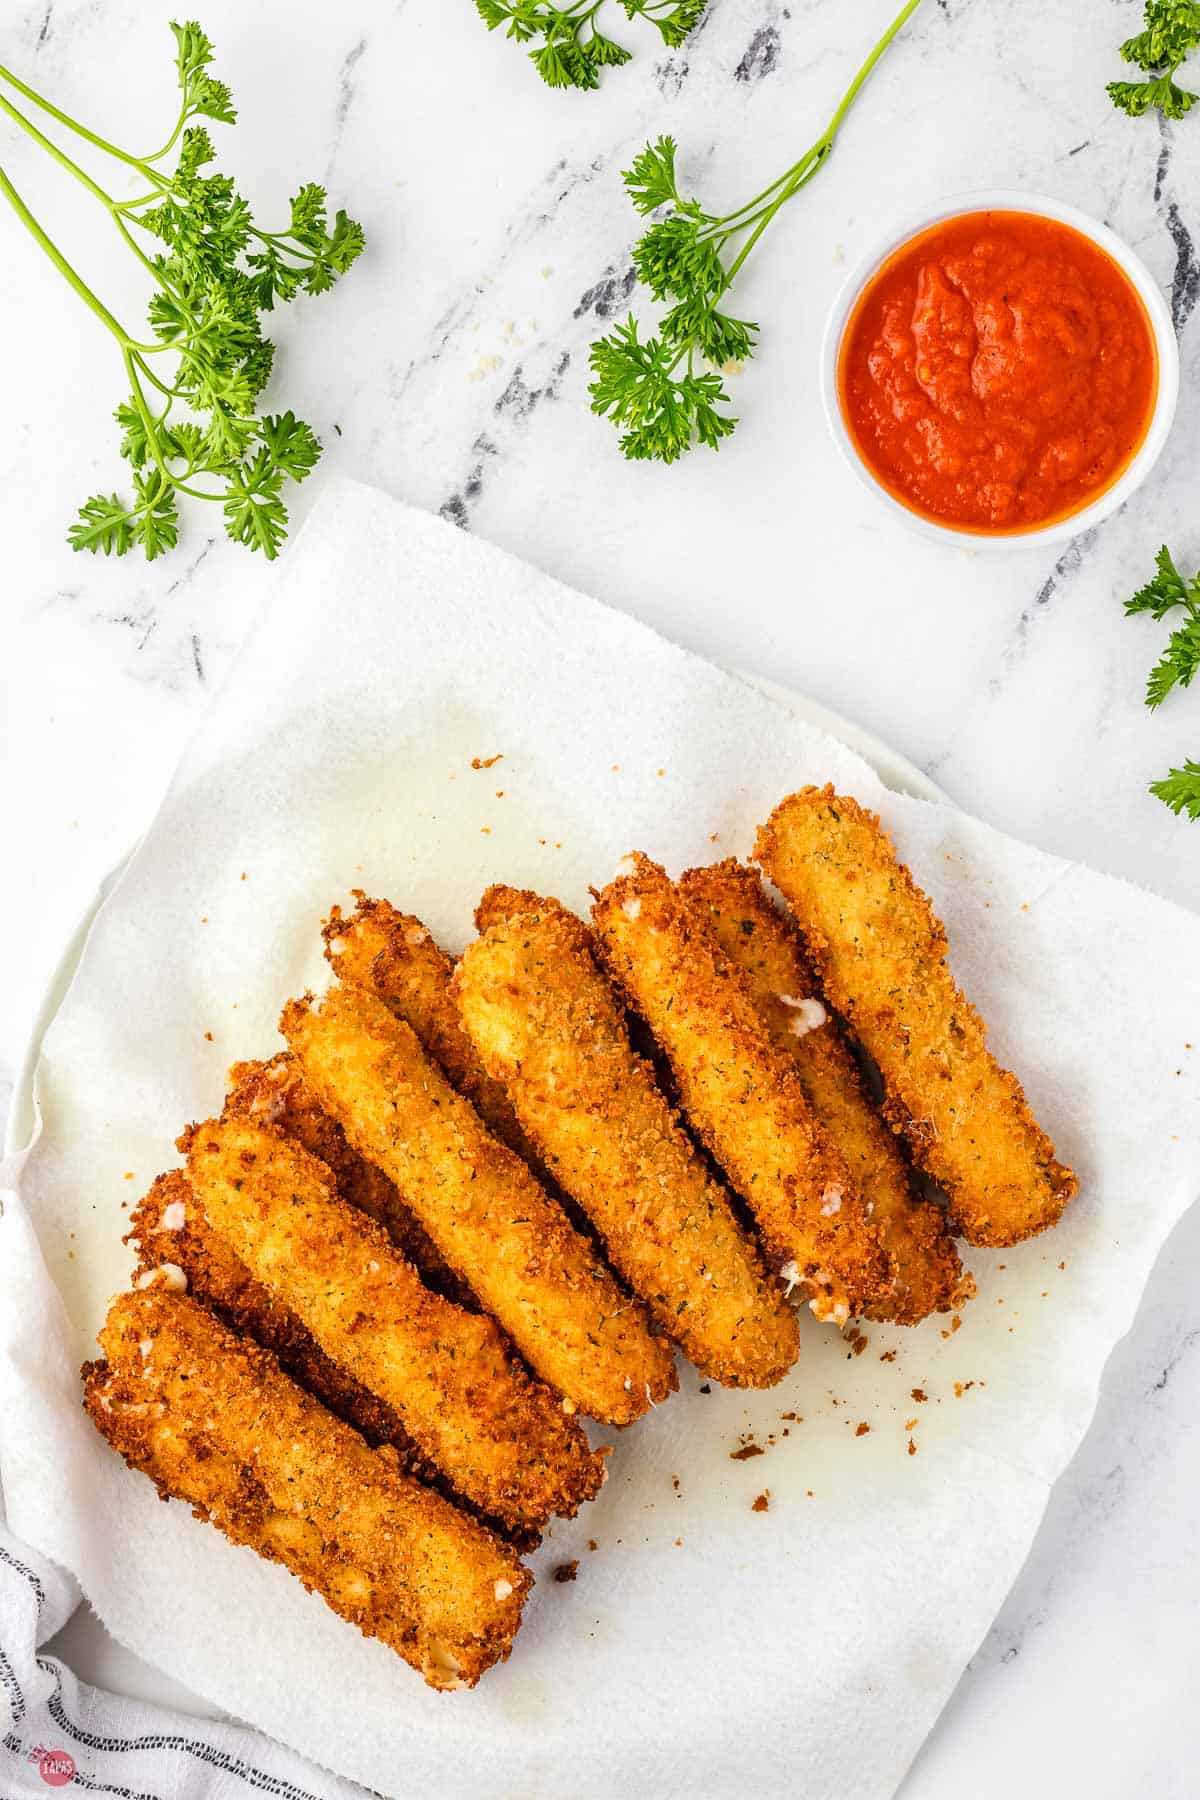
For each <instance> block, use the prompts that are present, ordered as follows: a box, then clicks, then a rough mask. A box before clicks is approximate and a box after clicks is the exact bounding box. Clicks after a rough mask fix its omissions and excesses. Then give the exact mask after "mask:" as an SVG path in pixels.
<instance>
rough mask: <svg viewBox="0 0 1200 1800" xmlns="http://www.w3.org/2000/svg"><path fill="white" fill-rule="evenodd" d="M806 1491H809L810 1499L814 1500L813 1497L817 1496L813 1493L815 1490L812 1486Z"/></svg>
mask: <svg viewBox="0 0 1200 1800" xmlns="http://www.w3.org/2000/svg"><path fill="white" fill-rule="evenodd" d="M806 1492H807V1494H808V1497H809V1499H810V1500H812V1499H814V1498H815V1496H814V1494H813V1491H812V1489H811V1488H808V1489H806Z"/></svg>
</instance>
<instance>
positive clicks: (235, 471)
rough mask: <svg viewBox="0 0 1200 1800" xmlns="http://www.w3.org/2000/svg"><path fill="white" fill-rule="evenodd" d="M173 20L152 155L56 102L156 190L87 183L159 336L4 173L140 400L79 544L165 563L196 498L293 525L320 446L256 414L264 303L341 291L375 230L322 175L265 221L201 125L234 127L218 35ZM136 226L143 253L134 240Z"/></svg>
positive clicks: (91, 502)
mask: <svg viewBox="0 0 1200 1800" xmlns="http://www.w3.org/2000/svg"><path fill="white" fill-rule="evenodd" d="M523 3H524V0H523ZM171 31H172V33H173V34H174V38H175V47H176V58H175V61H176V72H177V76H178V81H179V103H178V113H177V118H176V123H175V128H174V131H173V132H172V134H171V137H170V138H169V139H168V141H167V143H166V144H165V145H164V146H163V148H162V149H161V150H159V151H158V152H156V153H155V154H154V155H152V156H148V157H138V156H132V155H129V154H127V153H126V152H125V151H122V150H119V149H118V148H117V147H116V146H115V145H112V144H109V143H106V142H105V140H103V139H102V138H98V137H96V136H95V134H94V133H91V132H88V131H86V130H85V128H84V127H83V126H82V125H80V124H78V123H77V122H76V121H74V120H72V119H71V118H69V117H68V115H67V114H65V113H63V112H61V111H59V110H58V109H54V111H55V116H56V117H57V118H58V119H59V121H60V122H61V123H62V124H63V125H64V126H66V127H67V128H68V129H70V130H73V131H76V132H78V133H79V134H80V135H82V136H85V137H86V138H87V139H88V141H89V143H91V144H92V145H93V146H94V147H97V148H99V149H100V150H102V151H107V152H108V153H109V154H111V155H112V156H114V157H116V158H118V159H119V160H120V161H121V162H122V163H123V165H124V166H125V168H126V169H128V168H129V167H131V166H132V167H133V168H134V169H135V170H136V171H137V174H138V177H139V182H140V183H141V184H142V185H143V186H144V188H145V190H146V191H145V192H144V193H141V194H140V196H139V197H138V198H136V199H132V200H117V199H116V198H114V197H113V196H112V195H109V194H106V193H104V192H103V190H98V189H97V186H96V184H94V183H91V182H89V183H88V186H89V190H90V191H91V192H92V193H93V194H96V193H97V192H99V198H100V199H101V201H102V202H103V204H104V205H105V207H106V208H107V210H108V212H109V214H110V215H111V217H112V219H113V220H114V222H115V223H116V224H117V225H118V226H119V227H120V230H121V232H122V234H123V236H124V238H125V240H126V241H127V242H132V243H133V244H134V248H135V251H136V253H137V254H138V256H139V259H140V262H141V265H142V267H143V268H144V269H145V270H146V271H148V272H149V274H150V275H151V277H152V278H153V281H154V283H155V287H154V291H153V293H152V294H151V296H150V299H149V303H148V309H147V311H148V320H149V328H150V333H151V334H152V337H153V340H154V341H153V342H152V343H146V342H143V341H142V338H143V337H144V335H145V334H144V333H142V334H140V335H138V334H134V333H131V332H129V331H126V330H125V329H124V327H123V326H122V325H121V324H120V323H119V322H118V320H116V319H115V318H114V316H113V315H112V313H111V312H109V311H108V309H107V307H105V306H104V305H103V304H102V303H101V301H100V300H99V299H98V298H97V297H96V295H95V294H93V293H92V291H91V289H90V288H89V287H87V285H86V283H84V282H83V281H82V279H80V278H79V277H77V275H76V273H75V271H74V270H70V266H69V264H67V263H66V260H65V258H62V257H61V253H60V252H58V251H57V249H55V247H54V246H52V245H50V244H49V239H48V238H47V237H46V235H45V233H44V232H43V231H42V230H41V227H40V226H39V225H37V223H36V221H34V220H32V216H31V215H30V214H29V212H28V209H27V208H25V207H24V204H23V202H21V201H20V199H19V197H18V196H17V195H16V194H15V192H14V190H13V189H12V187H11V184H10V183H8V181H7V178H6V177H5V175H4V172H3V170H0V191H2V192H3V193H4V194H5V195H6V197H7V198H8V200H9V201H10V203H11V204H13V206H14V208H15V210H16V211H17V213H18V216H19V217H21V218H22V221H23V222H24V223H25V224H26V225H27V226H28V227H29V229H30V230H31V231H32V232H33V234H34V236H35V237H37V238H38V239H39V241H40V242H41V243H42V245H43V248H46V247H49V248H50V250H51V252H52V254H53V255H54V256H55V258H56V260H58V262H59V266H60V267H65V268H67V269H68V270H69V272H70V278H71V280H72V283H73V285H74V286H75V288H76V291H77V292H78V293H79V294H80V296H81V297H82V298H83V299H84V300H85V301H86V303H87V304H88V305H89V306H90V307H91V309H92V311H93V312H94V313H95V314H96V316H97V317H98V318H99V319H100V320H101V322H102V323H103V324H104V325H105V326H106V327H107V329H108V330H109V331H110V332H111V333H112V335H113V336H114V337H115V338H116V340H117V343H118V346H119V348H120V352H121V359H122V363H123V366H124V371H125V378H126V381H127V382H128V391H129V398H128V399H127V400H124V401H122V403H121V404H120V405H119V406H118V407H117V409H116V413H115V415H114V416H115V418H116V421H117V424H118V426H119V428H120V432H121V436H120V440H119V450H120V454H121V456H122V457H123V458H124V459H125V461H126V462H127V463H128V464H129V465H130V469H131V471H132V488H133V497H132V499H131V500H128V501H127V500H125V499H123V498H122V497H121V496H119V495H116V494H111V495H105V494H94V495H92V496H91V497H90V498H89V499H88V500H87V501H86V502H85V503H84V505H83V507H82V508H81V509H80V512H79V516H78V518H77V519H76V521H75V523H74V524H73V525H72V526H71V528H70V532H69V534H68V535H69V541H70V543H71V544H72V545H73V546H74V548H75V549H77V550H88V551H90V552H91V553H92V554H93V555H96V554H98V553H101V552H103V554H104V555H106V556H110V555H116V556H123V555H125V554H126V553H127V552H128V551H130V550H131V549H132V548H133V547H134V546H135V545H136V546H138V547H139V548H140V549H141V550H142V551H143V552H144V553H145V555H146V557H147V558H148V559H149V560H151V561H153V560H154V559H155V558H156V557H158V556H160V555H162V554H163V553H164V552H165V551H167V550H170V549H172V548H174V546H175V544H176V542H177V541H178V536H179V513H178V498H179V496H180V495H183V496H185V497H187V498H192V499H197V500H209V501H212V502H215V503H216V504H218V505H220V506H221V508H222V510H223V513H224V518H225V527H226V530H227V532H228V534H229V536H230V537H231V538H233V539H234V540H235V541H236V542H238V543H242V544H246V545H248V546H249V547H250V548H251V549H255V550H260V551H262V553H263V554H264V555H266V556H268V557H273V556H275V555H276V554H277V552H278V550H279V547H280V544H281V543H282V541H283V538H284V535H285V533H286V530H287V516H288V515H287V508H286V506H285V505H284V502H283V499H282V494H281V490H282V486H283V483H284V482H285V481H302V480H303V479H304V478H305V476H307V475H308V474H309V473H310V471H311V470H312V468H313V467H314V465H315V463H316V461H317V458H318V457H319V455H320V446H319V445H318V443H317V439H316V437H315V435H314V434H313V431H312V429H311V428H310V427H309V426H308V425H306V424H305V423H304V422H303V421H302V420H299V419H297V418H296V417H295V415H294V414H293V413H291V412H282V413H274V414H269V415H267V416H265V417H259V416H258V415H257V414H256V411H255V407H256V403H257V400H258V396H259V395H260V394H261V393H262V391H263V389H264V387H265V386H266V384H267V381H268V379H269V378H270V374H271V369H272V364H273V361H274V354H275V352H274V345H273V344H272V343H271V341H270V339H269V338H267V337H265V336H264V334H263V329H262V315H263V314H264V313H267V312H270V311H271V310H272V309H273V308H274V307H275V305H276V304H277V303H281V302H287V301H289V300H292V299H294V298H295V297H296V296H297V295H298V294H301V293H307V294H321V293H324V292H325V291H326V290H327V289H328V288H330V287H332V286H333V284H334V282H335V281H337V280H338V278H339V277H340V276H342V275H344V274H345V273H346V271H347V270H348V269H349V268H350V267H351V266H352V264H353V263H354V261H355V259H356V258H357V257H358V256H359V255H360V253H361V252H362V249H363V232H362V227H361V226H360V225H359V224H358V223H357V222H356V221H355V220H353V219H351V218H350V217H349V216H348V215H347V214H346V213H345V212H342V211H339V212H337V213H336V214H335V216H334V219H333V223H332V225H330V223H329V217H328V211H327V202H326V194H325V189H324V188H323V187H321V186H320V185H319V184H318V183H316V182H306V183H304V185H303V186H301V187H300V188H299V189H298V190H297V191H296V193H295V194H294V196H293V198H292V201H291V205H290V209H289V218H288V222H287V225H286V227H285V228H284V229H282V230H280V231H277V232H270V231H263V230H260V229H259V227H258V226H257V225H256V223H255V221H254V216H253V214H252V212H251V209H250V206H249V204H248V202H247V201H246V199H245V198H244V197H243V196H242V195H241V194H240V193H239V192H238V190H237V188H236V186H235V184H234V182H233V181H232V179H231V178H230V177H229V176H227V175H222V174H220V173H219V172H218V171H214V170H213V169H212V166H211V165H212V164H213V162H214V160H215V155H216V152H215V150H214V148H213V142H212V139H211V137H210V136H209V133H208V130H207V127H206V126H205V125H201V124H195V123H192V121H194V120H196V119H198V118H204V119H209V120H215V121H219V122H220V123H222V124H232V123H233V122H234V120H235V119H236V117H237V114H236V111H235V109H234V106H233V102H232V99H231V97H230V93H229V89H228V88H227V87H226V86H225V84H224V83H223V82H221V81H218V80H217V79H216V78H215V77H214V76H213V74H212V72H211V65H212V60H213V47H212V43H211V41H210V39H209V38H208V36H207V34H206V33H205V32H204V31H203V30H202V29H201V27H200V26H199V25H198V24H196V23H195V21H188V22H187V23H185V24H172V26H171ZM14 79H15V78H13V77H12V76H10V75H9V73H8V71H7V70H6V69H4V68H2V67H0V110H2V111H4V112H5V113H6V114H7V115H8V116H9V117H10V118H11V119H12V120H13V121H14V122H15V123H17V124H18V125H24V124H26V123H27V122H26V121H24V119H23V117H22V115H21V114H20V112H19V111H17V109H16V108H15V107H13V106H12V105H11V103H10V102H9V101H8V99H7V97H6V95H5V92H4V83H5V81H8V82H12V81H13V80H14ZM24 91H25V92H26V93H27V94H28V93H29V92H30V90H29V89H28V87H25V88H24ZM34 98H35V99H36V98H37V96H34ZM39 104H43V105H46V104H48V103H47V102H40V101H39ZM173 153H174V161H173V166H172V154H173ZM63 160H64V162H65V166H66V167H67V168H68V169H70V170H72V171H73V172H74V173H75V174H77V175H79V176H80V177H81V178H82V174H83V172H82V171H81V170H79V169H77V168H76V167H75V165H74V164H73V163H71V161H70V160H69V159H65V158H64V159H63ZM138 233H141V234H143V235H144V240H145V242H146V250H145V252H143V251H142V250H141V249H140V248H139V247H138V245H137V244H136V241H135V240H136V236H137V234H138Z"/></svg>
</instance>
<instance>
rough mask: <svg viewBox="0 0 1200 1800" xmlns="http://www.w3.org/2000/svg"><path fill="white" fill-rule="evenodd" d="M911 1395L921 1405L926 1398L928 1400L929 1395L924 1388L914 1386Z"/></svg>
mask: <svg viewBox="0 0 1200 1800" xmlns="http://www.w3.org/2000/svg"><path fill="white" fill-rule="evenodd" d="M912 1397H913V1399H914V1400H916V1401H917V1402H918V1403H919V1404H920V1405H922V1406H923V1405H924V1404H925V1402H926V1400H928V1398H929V1395H928V1394H927V1393H926V1392H925V1389H924V1388H914V1389H913V1391H912Z"/></svg>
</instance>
